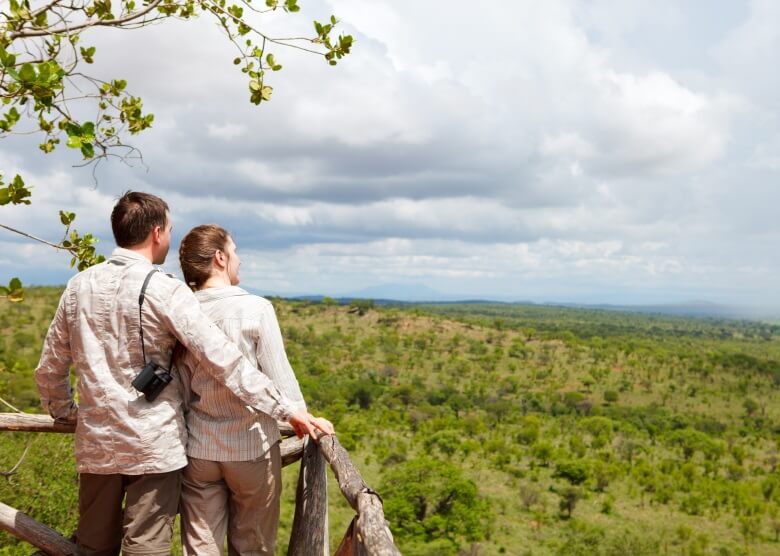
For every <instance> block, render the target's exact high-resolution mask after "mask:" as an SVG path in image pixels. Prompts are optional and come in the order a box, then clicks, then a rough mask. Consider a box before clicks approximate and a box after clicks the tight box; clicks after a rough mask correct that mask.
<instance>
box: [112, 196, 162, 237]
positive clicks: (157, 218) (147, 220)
mask: <svg viewBox="0 0 780 556" xmlns="http://www.w3.org/2000/svg"><path fill="white" fill-rule="evenodd" d="M167 213H168V205H167V204H166V202H165V201H163V200H162V199H160V198H159V197H157V196H156V195H151V194H150V193H142V192H140V191H128V192H127V193H125V194H124V195H122V197H120V198H119V200H118V201H117V202H116V205H114V210H112V211H111V230H112V231H113V232H114V240H115V241H116V244H117V245H118V246H119V247H133V246H134V245H138V244H139V243H143V241H144V240H145V239H146V237H147V236H148V235H149V232H151V231H152V230H153V229H154V227H155V226H160V227H164V226H165V225H166V224H167V223H168V215H167Z"/></svg>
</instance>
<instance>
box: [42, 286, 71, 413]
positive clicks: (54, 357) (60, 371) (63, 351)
mask: <svg viewBox="0 0 780 556" xmlns="http://www.w3.org/2000/svg"><path fill="white" fill-rule="evenodd" d="M67 295H68V290H67V289H66V290H65V292H64V293H63V294H62V297H60V303H59V305H58V306H57V312H56V313H55V314H54V320H52V322H51V325H50V326H49V332H48V333H47V334H46V340H45V341H44V343H43V351H42V352H41V360H40V362H39V363H38V367H37V368H36V369H35V383H36V385H37V386H38V392H39V393H40V395H41V404H42V405H43V408H44V409H45V410H46V411H48V412H49V415H51V416H52V417H54V418H55V419H59V420H62V421H70V422H72V421H76V419H77V417H78V406H77V405H76V402H75V401H74V399H73V389H72V388H71V386H70V373H69V371H68V368H69V367H70V364H71V362H72V358H71V351H70V329H69V326H68V318H67V308H66V304H67Z"/></svg>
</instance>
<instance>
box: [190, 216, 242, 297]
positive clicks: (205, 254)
mask: <svg viewBox="0 0 780 556" xmlns="http://www.w3.org/2000/svg"><path fill="white" fill-rule="evenodd" d="M179 264H181V270H182V272H183V273H184V281H185V282H187V285H188V286H189V287H190V288H191V289H193V290H199V289H201V288H203V286H204V284H205V283H206V282H207V281H208V280H209V278H212V277H221V278H222V279H223V282H225V283H226V284H231V285H234V286H235V285H236V284H238V282H239V275H238V267H239V265H240V264H241V259H240V258H239V257H238V254H237V253H236V244H235V243H234V242H233V240H232V239H231V237H230V234H228V233H227V231H226V230H225V229H224V228H221V227H220V226H217V225H216V224H204V225H203V226H195V227H194V228H193V229H191V230H190V231H189V232H188V233H187V235H186V236H184V239H182V240H181V245H180V246H179Z"/></svg>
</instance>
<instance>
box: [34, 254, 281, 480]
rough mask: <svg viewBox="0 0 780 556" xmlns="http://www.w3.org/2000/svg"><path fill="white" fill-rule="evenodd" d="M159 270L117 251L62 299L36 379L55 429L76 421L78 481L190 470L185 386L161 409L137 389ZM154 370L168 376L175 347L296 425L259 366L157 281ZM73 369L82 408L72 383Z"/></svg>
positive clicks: (169, 392) (149, 349) (171, 389)
mask: <svg viewBox="0 0 780 556" xmlns="http://www.w3.org/2000/svg"><path fill="white" fill-rule="evenodd" d="M152 269H154V267H153V266H152V264H151V263H150V262H149V260H147V259H146V258H145V257H143V256H142V255H139V254H138V253H135V252H133V251H130V250H127V249H121V248H120V249H116V250H115V251H114V252H113V254H112V256H111V258H110V259H109V260H108V261H106V262H104V263H101V264H98V265H95V266H93V267H91V268H89V269H87V270H85V271H83V272H81V273H79V274H77V275H76V276H74V277H73V278H72V279H71V280H70V281H69V282H68V285H67V287H66V288H65V292H64V293H63V294H62V297H61V299H60V303H59V306H58V307H57V312H56V314H55V316H54V320H53V321H52V323H51V326H50V328H49V332H48V335H47V337H46V341H45V343H44V346H43V352H42V354H41V360H40V363H39V364H38V368H37V369H36V371H35V379H36V382H37V385H38V390H39V392H40V394H41V402H42V404H43V407H44V408H45V409H46V410H48V412H49V414H50V415H51V416H52V417H54V418H55V419H62V420H69V421H73V420H77V425H76V464H77V468H78V471H79V472H80V473H97V474H109V473H123V474H127V475H140V474H146V473H163V472H168V471H173V470H176V469H179V468H181V467H184V466H185V465H186V464H187V459H186V456H185V443H186V428H185V424H184V417H183V412H182V407H181V405H182V392H181V383H180V380H179V379H178V377H177V376H176V373H175V372H174V380H173V381H172V382H171V383H170V384H169V385H168V386H167V387H166V388H165V389H164V390H163V391H162V393H161V394H160V395H159V397H158V398H157V399H156V400H155V401H153V402H149V401H147V400H146V399H145V398H144V397H143V395H142V394H141V393H140V392H138V391H136V390H135V388H133V386H132V385H131V382H132V380H133V379H134V378H135V377H136V376H137V375H138V373H139V372H140V370H141V369H142V368H143V366H144V363H145V361H144V358H143V355H142V352H141V340H140V335H139V330H140V325H139V305H138V301H139V295H140V292H141V285H142V284H143V281H144V278H145V277H146V275H147V274H148V273H149V271H150V270H152ZM142 323H143V331H144V340H145V342H144V343H145V347H146V360H147V361H154V362H155V363H157V364H158V365H161V366H163V367H167V366H168V364H169V361H170V354H171V350H172V349H173V346H174V343H175V340H176V339H178V340H179V341H180V342H181V343H182V345H183V346H184V347H185V348H186V349H187V350H188V351H190V352H191V353H192V354H193V355H194V357H196V358H197V359H199V360H201V361H202V362H203V363H204V364H203V365H202V368H203V369H204V370H205V371H206V372H208V373H211V374H212V375H213V376H214V377H215V379H216V380H217V381H219V382H221V383H223V384H225V385H226V386H227V387H228V388H229V389H230V390H231V391H232V392H233V393H234V394H235V395H236V396H238V397H239V398H241V400H242V401H243V402H244V403H245V404H246V405H248V406H250V407H252V408H254V409H256V410H258V411H262V412H265V413H267V414H269V415H271V416H272V417H273V418H274V419H278V420H280V421H288V420H289V418H290V416H291V415H292V414H293V413H294V412H295V409H296V407H295V405H294V404H293V403H292V402H290V401H289V400H287V399H286V398H285V397H284V396H283V395H282V394H281V393H280V392H279V390H278V389H277V388H276V387H275V386H274V385H273V383H272V382H271V380H270V379H269V378H268V377H267V376H266V375H264V374H262V373H258V372H257V369H256V368H255V366H254V362H255V360H254V359H253V360H252V361H248V360H247V359H246V358H244V357H243V355H242V354H241V351H239V349H238V348H237V347H236V346H235V345H234V344H233V343H231V342H230V341H229V340H228V339H227V338H226V337H225V335H224V334H223V333H222V332H221V331H220V330H219V328H217V327H216V326H215V325H214V324H213V323H212V322H211V320H210V319H209V318H208V317H207V316H206V315H204V314H203V313H202V312H201V310H200V304H199V303H198V301H197V299H195V296H194V295H193V293H192V292H191V291H190V290H189V288H188V287H187V286H186V285H185V284H184V283H183V282H181V281H180V280H177V279H175V278H173V277H170V276H168V275H166V274H163V273H161V272H160V273H156V274H154V275H153V276H152V278H151V281H150V282H149V286H148V288H147V290H146V297H145V300H144V303H143V311H142ZM71 363H72V364H73V367H74V369H75V375H76V379H77V393H78V404H76V402H75V400H74V397H73V392H72V390H71V386H70V380H69V367H70V365H71Z"/></svg>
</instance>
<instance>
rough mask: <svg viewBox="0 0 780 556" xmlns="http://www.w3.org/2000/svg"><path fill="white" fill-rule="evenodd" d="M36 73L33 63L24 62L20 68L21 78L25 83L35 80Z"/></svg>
mask: <svg viewBox="0 0 780 556" xmlns="http://www.w3.org/2000/svg"><path fill="white" fill-rule="evenodd" d="M35 77H36V73H35V68H34V67H33V66H32V64H28V63H24V64H22V67H21V68H20V69H19V80H20V81H22V82H23V83H32V82H33V81H35Z"/></svg>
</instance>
